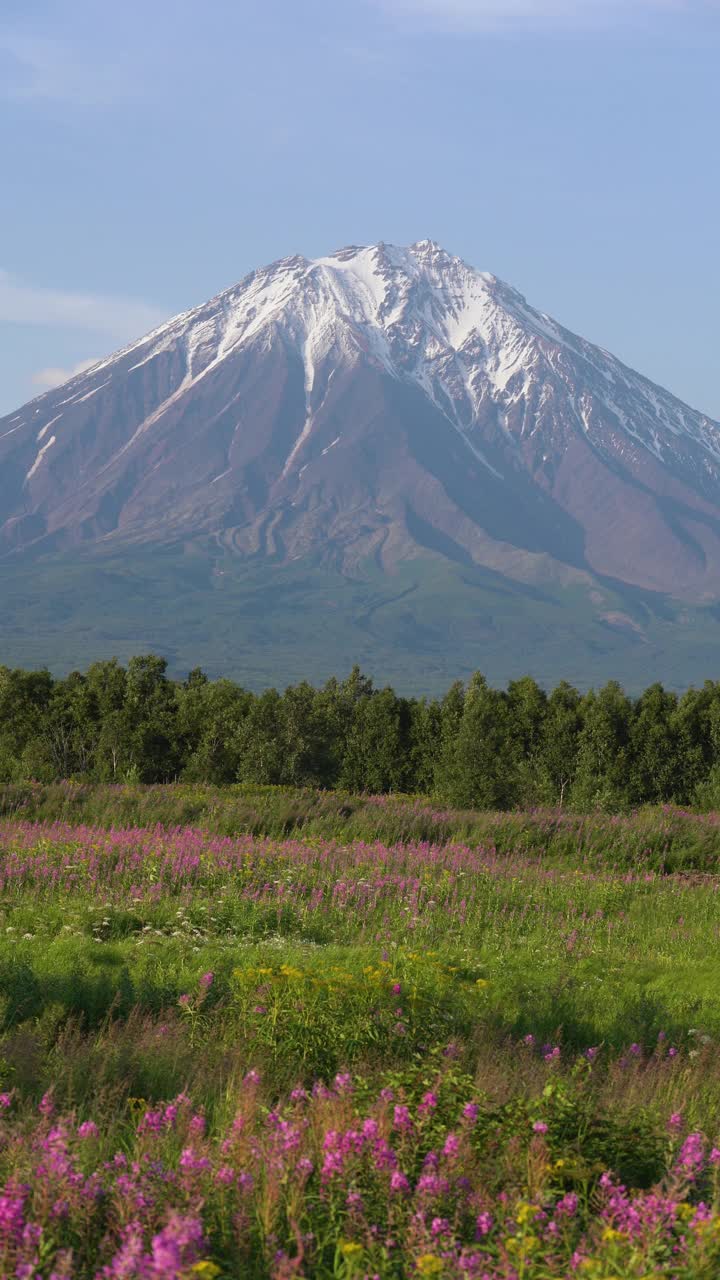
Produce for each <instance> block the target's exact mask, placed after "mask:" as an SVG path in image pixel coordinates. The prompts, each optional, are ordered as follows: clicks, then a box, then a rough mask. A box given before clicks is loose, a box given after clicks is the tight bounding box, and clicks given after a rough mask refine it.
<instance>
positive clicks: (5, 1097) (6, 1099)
mask: <svg viewBox="0 0 720 1280" xmlns="http://www.w3.org/2000/svg"><path fill="white" fill-rule="evenodd" d="M11 1105H12V1094H11V1093H0V1109H1V1110H3V1111H7V1109H8V1107H9V1106H11Z"/></svg>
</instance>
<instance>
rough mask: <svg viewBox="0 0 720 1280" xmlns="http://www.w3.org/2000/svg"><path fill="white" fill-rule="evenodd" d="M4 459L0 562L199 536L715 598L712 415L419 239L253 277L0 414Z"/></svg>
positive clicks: (719, 499)
mask: <svg viewBox="0 0 720 1280" xmlns="http://www.w3.org/2000/svg"><path fill="white" fill-rule="evenodd" d="M0 476H1V480H0V552H5V553H7V552H11V551H12V550H13V549H17V548H28V547H31V546H32V547H35V548H36V549H37V550H43V551H45V550H48V549H50V548H53V549H58V548H67V547H71V546H77V545H80V544H88V543H90V544H104V545H106V544H108V543H113V544H117V545H119V544H128V543H142V544H143V545H147V544H148V543H152V544H154V543H160V544H163V545H168V544H171V543H174V542H177V541H178V540H186V539H188V538H193V537H196V536H198V535H203V536H206V537H209V538H211V539H213V540H216V541H217V542H218V543H220V544H222V545H224V546H226V547H228V548H231V549H232V550H233V551H235V552H236V553H238V554H239V555H241V556H243V557H250V556H270V557H272V558H273V559H274V560H282V561H290V560H293V559H296V558H298V557H302V556H312V557H315V558H319V559H320V560H323V561H326V562H329V563H332V564H333V565H335V566H337V567H338V568H340V569H342V570H343V571H345V572H351V573H355V572H357V571H358V569H359V567H360V566H361V565H362V563H363V562H364V561H366V560H367V558H368V557H371V558H373V559H374V560H375V561H377V562H379V563H380V564H381V565H382V566H383V567H385V568H388V567H392V566H393V565H395V564H397V562H398V561H399V560H403V559H407V558H408V557H413V556H415V555H417V554H418V551H423V552H432V553H434V554H439V555H441V556H446V557H450V558H452V559H456V560H457V559H459V560H461V561H463V560H466V561H468V562H474V563H476V564H483V565H488V566H492V567H494V568H498V569H500V570H502V571H508V572H511V573H512V572H513V571H520V572H523V573H524V572H526V571H527V570H528V569H533V572H536V571H537V570H538V565H537V564H533V561H534V558H535V557H537V556H543V557H546V558H547V557H549V558H550V559H551V560H552V561H553V562H555V563H556V564H561V565H566V566H571V567H572V568H574V569H576V570H589V571H591V572H593V573H599V574H603V575H609V576H610V577H613V578H618V579H620V580H621V581H624V582H628V583H633V584H636V585H638V586H642V587H646V588H651V589H655V590H661V591H676V592H680V593H682V594H685V595H691V596H696V597H703V596H705V595H714V594H715V593H717V592H720V425H719V424H718V423H716V422H713V421H711V420H710V419H708V418H706V417H704V416H703V415H702V414H700V413H697V412H695V411H694V410H692V409H690V408H688V407H687V406H686V405H684V404H682V403H681V402H680V401H679V400H677V399H675V397H673V396H672V395H670V394H668V393H667V392H665V391H663V390H662V389H661V388H659V387H657V386H654V385H653V384H652V383H651V382H649V381H648V380H647V379H645V378H643V377H641V376H640V375H639V374H636V373H634V372H632V370H630V369H628V368H627V367H626V366H624V365H623V364H622V363H621V362H620V361H619V360H616V359H615V358H614V357H613V356H611V355H609V354H608V353H607V352H606V351H603V350H601V349H599V348H598V347H595V346H593V345H592V344H591V343H589V342H586V341H584V340H583V339H582V338H579V337H577V336H576V335H574V334H572V333H570V332H569V331H568V330H567V329H564V328H563V327H562V326H561V325H559V324H557V323H556V322H555V321H553V320H551V319H550V318H549V317H548V316H546V315H544V314H543V313H541V312H539V311H536V310H535V309H534V308H533V307H531V306H529V305H528V303H527V302H526V301H525V298H524V297H523V296H522V294H520V293H518V292H517V291H516V290H515V289H513V288H511V287H510V286H509V285H507V284H504V283H503V282H502V281H500V280H498V279H496V277H495V276H492V275H489V274H487V273H485V272H478V271H475V270H474V269H473V268H471V267H469V266H468V265H467V264H466V263H465V262H463V261H461V259H459V258H456V257H453V256H452V255H451V254H449V253H447V252H445V250H443V249H442V248H441V247H440V246H439V245H437V244H435V243H434V242H433V241H431V240H422V241H419V242H418V243H417V244H414V245H411V246H410V247H409V248H398V247H395V246H393V245H386V244H379V245H375V246H372V247H370V248H358V247H356V246H351V247H348V248H345V249H341V250H339V251H338V252H336V253H334V254H331V255H330V256H328V257H323V258H317V259H314V260H308V259H307V258H303V257H290V258H285V259H283V260H282V261H280V262H276V263H274V264H273V265H272V266H269V267H264V268H262V269H260V270H258V271H255V272H254V273H253V274H252V275H250V276H248V277H246V278H245V279H244V280H243V281H241V283H240V284H239V285H237V286H235V287H234V288H231V289H228V290H226V291H225V292H223V293H221V294H220V295H219V296H218V297H216V298H214V299H213V300H212V301H210V302H208V303H206V304H205V305H203V306H200V307H196V308H194V309H193V310H191V311H188V312H185V313H184V314H182V315H180V316H177V317H176V318H175V319H173V320H171V321H169V322H168V323H167V324H165V325H163V326H161V327H160V328H159V329H156V330H155V331H154V332H153V333H151V334H149V335H148V336H147V337H145V338H142V339H141V340H140V341H139V342H137V343H134V344H133V345H131V346H129V347H126V348H125V349H124V350H122V351H120V352H118V353H117V354H115V355H114V356H112V357H110V358H109V359H107V360H102V361H100V362H99V363H98V364H96V365H95V366H94V367H93V368H91V369H90V370H88V371H87V372H85V373H82V374H80V375H79V376H77V377H75V378H73V379H72V380H71V381H70V382H68V383H66V384H65V385H64V386H62V387H60V388H58V389H56V390H53V391H50V392H47V393H46V394H44V395H42V396H40V397H39V398H38V399H36V400H34V401H32V402H31V403H30V404H29V405H27V406H26V407H25V408H24V409H22V410H20V411H19V412H18V413H16V414H13V415H12V416H11V417H9V418H6V419H4V420H2V421H0ZM519 553H521V554H519Z"/></svg>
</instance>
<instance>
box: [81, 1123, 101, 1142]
mask: <svg viewBox="0 0 720 1280" xmlns="http://www.w3.org/2000/svg"><path fill="white" fill-rule="evenodd" d="M97 1136H98V1127H97V1125H96V1124H95V1121H94V1120H84V1121H83V1123H82V1124H81V1125H80V1126H79V1127H78V1138H97Z"/></svg>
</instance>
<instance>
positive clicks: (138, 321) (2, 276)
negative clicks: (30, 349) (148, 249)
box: [0, 269, 168, 342]
mask: <svg viewBox="0 0 720 1280" xmlns="http://www.w3.org/2000/svg"><path fill="white" fill-rule="evenodd" d="M167 318H168V314H167V312H166V311H162V310H160V308H159V307H154V306H151V305H150V304H149V303H147V302H142V301H140V300H138V299H135V298H122V297H113V296H111V295H108V296H103V295H102V294H94V293H71V292H64V291H61V290H57V289H45V288H42V287H41V286H39V285H34V284H28V283H26V282H25V281H23V280H19V279H17V278H16V277H14V276H12V275H10V274H9V272H7V271H3V270H2V269H0V323H3V324H17V325H47V326H49V327H51V326H55V327H57V328H61V329H84V330H86V331H87V332H88V333H96V334H105V335H108V336H109V337H110V338H112V339H114V340H115V341H118V342H127V341H130V340H131V339H132V338H140V337H142V335H143V334H145V333H147V332H148V331H149V330H150V329H154V328H156V326H157V325H159V324H162V323H163V321H164V320H167Z"/></svg>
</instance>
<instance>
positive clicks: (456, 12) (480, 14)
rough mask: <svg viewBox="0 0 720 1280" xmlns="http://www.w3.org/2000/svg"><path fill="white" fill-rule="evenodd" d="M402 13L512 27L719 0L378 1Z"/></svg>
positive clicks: (456, 24) (680, 8)
mask: <svg viewBox="0 0 720 1280" xmlns="http://www.w3.org/2000/svg"><path fill="white" fill-rule="evenodd" d="M374 3H375V4H376V5H379V6H380V7H381V8H383V9H385V10H386V11H388V12H390V13H394V14H397V15H399V16H405V17H414V18H426V19H428V20H430V21H432V22H433V23H434V24H435V25H441V26H444V27H448V28H457V29H464V30H468V29H470V30H480V31H481V30H495V31H498V30H508V29H512V28H513V27H519V26H533V27H539V26H546V25H549V24H553V23H554V24H562V25H565V26H568V25H571V26H581V25H588V24H591V25H595V24H597V23H602V22H607V21H615V20H617V19H623V20H625V19H632V18H637V17H639V16H643V15H644V16H646V17H647V16H648V15H649V14H650V13H652V12H653V11H654V12H655V13H658V12H662V11H664V12H667V13H672V12H676V13H681V12H685V13H687V12H689V11H692V10H695V11H696V12H698V11H700V10H702V9H705V10H708V9H716V8H717V7H718V3H719V0H374Z"/></svg>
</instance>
